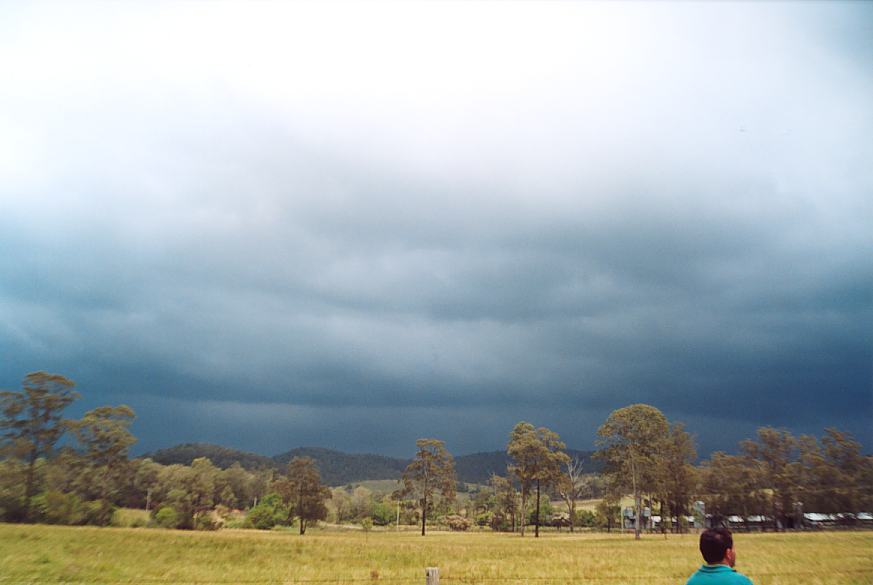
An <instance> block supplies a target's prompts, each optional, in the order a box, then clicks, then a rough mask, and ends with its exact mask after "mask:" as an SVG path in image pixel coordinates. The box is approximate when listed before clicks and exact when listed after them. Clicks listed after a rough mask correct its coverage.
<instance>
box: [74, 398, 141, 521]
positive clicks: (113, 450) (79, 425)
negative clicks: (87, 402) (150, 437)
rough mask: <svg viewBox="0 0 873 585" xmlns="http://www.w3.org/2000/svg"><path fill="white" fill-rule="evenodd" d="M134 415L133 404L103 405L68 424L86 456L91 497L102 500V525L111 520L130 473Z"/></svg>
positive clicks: (100, 519) (99, 514)
mask: <svg viewBox="0 0 873 585" xmlns="http://www.w3.org/2000/svg"><path fill="white" fill-rule="evenodd" d="M134 418H136V415H135V414H134V413H133V410H132V409H131V408H130V407H129V406H126V405H121V406H100V407H98V408H95V409H93V410H89V411H88V412H86V413H85V415H84V416H83V417H82V418H81V419H80V420H76V421H70V422H69V423H68V425H69V427H70V428H71V429H72V431H73V434H74V435H75V436H76V440H77V442H78V443H79V446H80V449H81V451H82V453H83V455H84V460H85V465H86V467H87V478H88V483H89V484H90V485H88V486H87V490H88V495H89V499H91V498H92V497H93V498H96V499H97V500H98V501H99V513H98V515H97V516H98V519H97V523H98V524H108V523H109V520H110V519H111V517H112V506H111V504H112V501H113V498H114V496H115V495H116V494H117V493H118V492H119V491H121V489H122V487H123V484H124V482H125V479H126V478H127V477H128V476H129V475H130V473H128V470H129V462H128V459H127V453H128V449H129V448H130V446H131V445H133V444H134V443H135V442H136V438H135V437H134V436H133V435H132V434H131V433H130V431H129V430H128V428H129V427H130V424H131V423H132V422H133V420H134Z"/></svg>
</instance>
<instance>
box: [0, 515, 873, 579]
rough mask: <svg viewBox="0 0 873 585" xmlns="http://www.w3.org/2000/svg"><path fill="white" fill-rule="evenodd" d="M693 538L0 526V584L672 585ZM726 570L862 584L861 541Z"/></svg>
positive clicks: (693, 562)
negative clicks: (428, 574) (433, 572)
mask: <svg viewBox="0 0 873 585" xmlns="http://www.w3.org/2000/svg"><path fill="white" fill-rule="evenodd" d="M696 542H697V537H696V536H694V535H684V536H672V535H671V536H668V538H667V539H666V540H665V539H664V538H663V537H662V536H647V537H645V538H644V540H642V541H641V542H634V540H633V537H632V536H630V537H629V536H626V535H605V534H603V535H600V534H583V535H577V536H571V535H569V534H567V533H563V534H555V533H549V534H546V535H544V536H543V537H541V538H540V539H538V540H534V539H533V538H532V537H525V538H524V539H522V538H521V537H519V536H518V535H511V534H493V533H469V534H450V533H434V534H430V535H428V536H427V537H425V538H422V537H421V536H418V535H416V534H414V533H399V534H396V533H390V532H372V533H363V532H355V533H345V532H328V531H313V532H312V533H311V534H309V533H307V534H306V535H305V536H304V537H300V536H297V535H295V534H289V533H282V532H257V531H234V530H225V531H221V532H214V533H204V532H182V531H166V530H154V529H143V528H140V529H129V528H90V527H61V526H57V527H55V526H23V525H8V524H0V584H11V583H94V584H96V583H106V584H108V583H142V584H162V583H180V584H183V583H203V584H207V583H251V584H256V583H274V584H280V583H285V584H293V583H305V582H321V583H348V582H358V583H372V584H376V583H380V582H382V583H390V584H395V583H396V584H401V583H403V584H406V583H408V584H410V585H412V584H414V585H423V584H424V568H425V567H428V566H437V567H439V568H440V583H441V585H452V584H453V583H483V584H486V583H495V584H500V583H539V584H543V585H548V584H557V583H567V584H569V583H628V584H644V583H646V584H649V583H680V584H681V583H684V582H685V579H686V578H687V577H688V575H689V574H690V573H691V572H692V571H693V570H694V569H696V568H697V566H698V565H699V554H698V552H697V550H696ZM736 547H737V554H738V557H739V561H738V567H737V568H738V569H739V570H740V571H742V572H744V573H746V574H747V575H749V576H750V577H752V579H753V581H754V582H755V584H756V585H780V584H785V585H789V584H791V585H798V584H810V585H812V584H821V585H843V584H846V585H848V584H858V585H860V584H865V585H868V584H870V583H873V533H870V532H853V533H849V532H834V533H818V534H750V535H746V534H738V535H737V537H736Z"/></svg>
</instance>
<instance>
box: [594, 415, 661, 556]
mask: <svg viewBox="0 0 873 585" xmlns="http://www.w3.org/2000/svg"><path fill="white" fill-rule="evenodd" d="M668 429H669V425H668V423H667V418H666V417H665V416H664V415H663V413H661V411H660V410H658V409H657V408H655V407H653V406H649V405H648V404H632V405H631V406H626V407H624V408H619V409H618V410H616V411H614V412H613V413H612V414H610V415H609V418H607V419H606V422H605V423H603V426H601V427H600V428H599V429H598V430H597V435H598V436H599V437H600V438H599V440H598V444H599V445H600V447H601V451H600V452H599V453H598V455H599V456H600V458H601V459H603V460H604V461H605V462H606V470H605V471H606V474H607V477H609V479H610V481H611V483H612V490H613V491H614V492H616V493H628V492H631V493H633V496H634V537H635V538H636V539H637V540H639V539H640V531H641V529H642V499H643V498H642V496H643V493H649V494H652V493H655V492H656V491H657V484H658V479H659V477H658V473H657V470H658V466H659V464H661V463H662V462H663V461H664V458H665V457H664V454H665V452H666V446H667V433H668Z"/></svg>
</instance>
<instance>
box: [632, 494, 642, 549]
mask: <svg viewBox="0 0 873 585" xmlns="http://www.w3.org/2000/svg"><path fill="white" fill-rule="evenodd" d="M642 499H643V498H642V495H641V494H640V492H639V491H638V490H636V491H635V492H634V515H635V516H636V518H634V540H639V539H640V527H641V525H642V523H643V502H642Z"/></svg>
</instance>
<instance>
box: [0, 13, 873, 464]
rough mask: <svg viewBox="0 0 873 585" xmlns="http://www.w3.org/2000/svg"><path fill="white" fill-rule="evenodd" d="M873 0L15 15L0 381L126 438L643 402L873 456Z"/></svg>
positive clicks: (541, 421)
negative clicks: (41, 385)
mask: <svg viewBox="0 0 873 585" xmlns="http://www.w3.org/2000/svg"><path fill="white" fill-rule="evenodd" d="M871 96H873V5H871V4H869V3H862V2H857V3H839V2H829V3H813V2H803V3H799V2H798V3H790V2H784V3H776V2H773V3H746V2H742V3H736V4H734V3H728V2H720V3H707V4H702V3H701V4H697V3H684V2H683V3H676V4H672V3H667V2H658V3H632V2H620V3H611V4H599V3H571V2H545V3H543V2H536V3H533V2H531V3H528V2H438V3H437V2H434V3H425V2H422V3H405V2H403V3H401V2H355V3H341V2H321V3H308V2H299V3H284V2H267V1H263V2H173V3H161V2H141V3H133V2H129V3H110V2H105V3H95V4H90V3H79V2H62V3H39V2H20V3H17V2H4V3H3V4H2V5H0V387H4V388H7V389H17V388H20V383H21V379H22V378H23V377H24V375H25V374H26V373H28V372H31V371H35V370H46V371H50V372H57V373H61V374H64V375H66V376H68V377H70V378H72V379H73V380H75V382H76V384H77V388H78V390H79V391H80V392H81V394H82V398H81V400H79V401H78V402H77V403H76V404H75V405H74V407H71V409H70V414H71V415H78V414H81V413H82V412H84V411H85V410H87V409H90V408H94V407H95V406H98V405H103V404H120V403H125V404H129V405H130V406H131V407H133V409H134V410H135V411H136V413H137V416H138V418H137V420H136V422H135V423H134V426H133V432H134V433H135V434H136V436H137V437H138V438H139V443H138V444H137V446H136V452H138V453H141V452H145V451H149V450H153V449H156V448H160V447H167V446H171V445H174V444H176V443H181V442H191V441H208V442H214V443H218V444H221V445H225V446H229V447H236V448H241V449H247V450H252V451H255V452H259V453H263V454H276V453H280V452H284V451H286V450H288V449H290V448H293V447H297V446H323V447H331V448H336V449H341V450H345V451H352V452H378V453H384V454H389V455H397V456H408V455H411V454H412V453H413V451H414V441H415V439H417V438H419V437H424V436H427V437H436V438H440V439H443V440H445V441H446V445H447V447H448V448H449V450H450V451H452V452H454V453H456V454H463V453H471V452H475V451H484V450H492V449H502V448H504V447H505V444H506V440H507V437H508V434H509V431H510V430H511V428H512V426H513V425H514V424H515V423H516V422H518V421H520V420H527V421H530V422H532V423H534V424H536V425H538V426H539V425H543V426H548V427H549V428H551V429H553V430H555V431H556V432H558V433H559V434H560V435H561V437H562V438H563V439H564V440H565V441H566V443H567V444H568V446H570V447H573V448H578V449H587V448H592V447H593V446H594V441H595V438H596V431H597V428H598V426H599V425H600V424H602V423H603V421H604V420H605V418H606V417H607V416H608V415H609V413H610V412H611V411H612V410H614V409H616V408H620V407H623V406H626V405H628V404H632V403H637V402H644V403H647V404H652V405H654V406H656V407H658V408H660V409H661V410H662V411H663V412H664V414H665V415H666V416H667V417H668V419H669V420H671V421H683V422H685V424H686V427H687V428H688V430H690V431H691V432H692V433H693V434H694V435H695V436H696V438H697V444H698V448H699V451H700V453H701V455H702V456H706V455H708V453H709V452H710V451H712V450H715V449H722V450H727V451H735V450H736V444H737V442H738V441H739V440H741V439H743V438H747V437H750V436H752V435H753V434H754V432H755V429H757V428H758V427H759V426H764V425H773V426H777V427H784V428H787V429H789V430H791V431H792V432H794V433H797V434H800V433H813V434H821V433H822V431H823V429H824V428H825V427H830V426H835V427H837V428H839V429H842V430H847V431H850V432H852V433H853V434H854V435H855V437H856V438H857V439H859V440H860V441H861V442H862V443H863V445H864V448H865V450H866V451H868V452H870V451H873V254H871V251H873V209H871V201H873V164H871V161H873V139H871V136H873V99H871Z"/></svg>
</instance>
